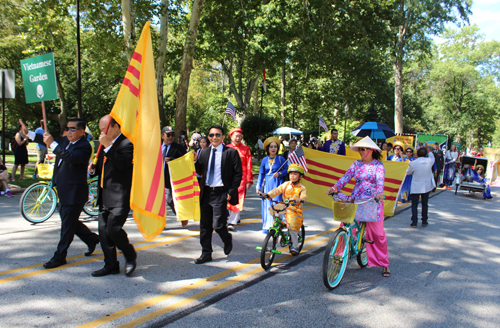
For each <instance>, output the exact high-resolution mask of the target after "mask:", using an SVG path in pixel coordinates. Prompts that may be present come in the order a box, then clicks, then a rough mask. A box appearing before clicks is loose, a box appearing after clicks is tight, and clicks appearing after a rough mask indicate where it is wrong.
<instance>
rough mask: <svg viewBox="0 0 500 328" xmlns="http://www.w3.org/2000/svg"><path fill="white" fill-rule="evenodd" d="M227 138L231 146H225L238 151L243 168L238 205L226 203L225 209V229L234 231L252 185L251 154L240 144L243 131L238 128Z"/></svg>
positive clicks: (248, 149)
mask: <svg viewBox="0 0 500 328" xmlns="http://www.w3.org/2000/svg"><path fill="white" fill-rule="evenodd" d="M229 137H230V138H231V144H229V145H227V146H228V147H231V148H233V149H236V150H237V151H238V153H239V154H240V159H241V166H242V168H243V176H242V178H241V183H240V186H239V187H238V200H239V202H238V205H231V204H229V203H227V209H228V210H229V213H230V215H229V218H228V220H227V223H228V224H227V228H228V230H234V226H235V225H237V224H238V223H239V222H240V213H241V211H242V210H243V203H244V202H245V196H246V194H247V190H248V189H250V187H251V186H252V184H253V174H252V153H251V151H250V148H248V146H245V145H244V144H242V143H241V140H242V139H243V130H241V129H240V128H235V129H232V130H231V131H229Z"/></svg>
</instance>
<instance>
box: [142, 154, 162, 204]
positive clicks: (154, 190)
mask: <svg viewBox="0 0 500 328" xmlns="http://www.w3.org/2000/svg"><path fill="white" fill-rule="evenodd" d="M162 170H163V158H162V153H161V149H159V150H158V158H157V160H156V167H155V173H154V175H153V181H151V189H149V195H148V200H147V202H146V208H145V210H146V211H148V212H151V210H152V209H153V205H154V203H155V200H156V196H157V194H158V186H159V185H160V178H161V172H162ZM162 192H164V191H163V190H162ZM163 198H165V196H163ZM163 207H165V206H163Z"/></svg>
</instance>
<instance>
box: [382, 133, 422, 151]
mask: <svg viewBox="0 0 500 328" xmlns="http://www.w3.org/2000/svg"><path fill="white" fill-rule="evenodd" d="M385 141H386V142H387V143H389V142H390V143H392V144H393V145H394V142H396V141H400V142H402V143H403V144H404V147H405V148H404V149H403V152H404V151H405V150H406V148H408V147H410V148H413V149H415V147H414V143H413V142H414V139H413V136H394V137H390V138H387V139H385Z"/></svg>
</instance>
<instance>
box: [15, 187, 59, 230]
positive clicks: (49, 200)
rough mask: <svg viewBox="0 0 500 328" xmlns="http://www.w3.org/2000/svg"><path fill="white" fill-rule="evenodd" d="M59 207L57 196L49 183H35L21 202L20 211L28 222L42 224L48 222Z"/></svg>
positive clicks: (22, 197)
mask: <svg viewBox="0 0 500 328" xmlns="http://www.w3.org/2000/svg"><path fill="white" fill-rule="evenodd" d="M56 207H57V195H56V192H55V191H54V189H53V188H51V187H50V185H49V184H47V183H42V182H39V183H35V184H33V185H31V186H29V187H28V188H27V189H26V190H25V191H24V192H23V194H22V196H21V199H20V200H19V209H20V210H21V214H22V215H23V218H25V219H26V221H28V222H31V223H34V224H36V223H42V222H44V221H47V219H49V218H50V217H51V216H52V214H54V211H55V210H56Z"/></svg>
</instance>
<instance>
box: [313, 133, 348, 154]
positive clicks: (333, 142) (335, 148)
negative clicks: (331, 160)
mask: <svg viewBox="0 0 500 328" xmlns="http://www.w3.org/2000/svg"><path fill="white" fill-rule="evenodd" d="M330 136H331V138H330V140H327V141H325V143H324V144H323V145H322V146H321V147H320V148H319V149H318V150H321V151H324V152H327V153H330V154H337V155H343V156H345V144H344V142H343V141H342V140H340V139H338V137H339V131H337V129H332V130H331V131H330Z"/></svg>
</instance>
